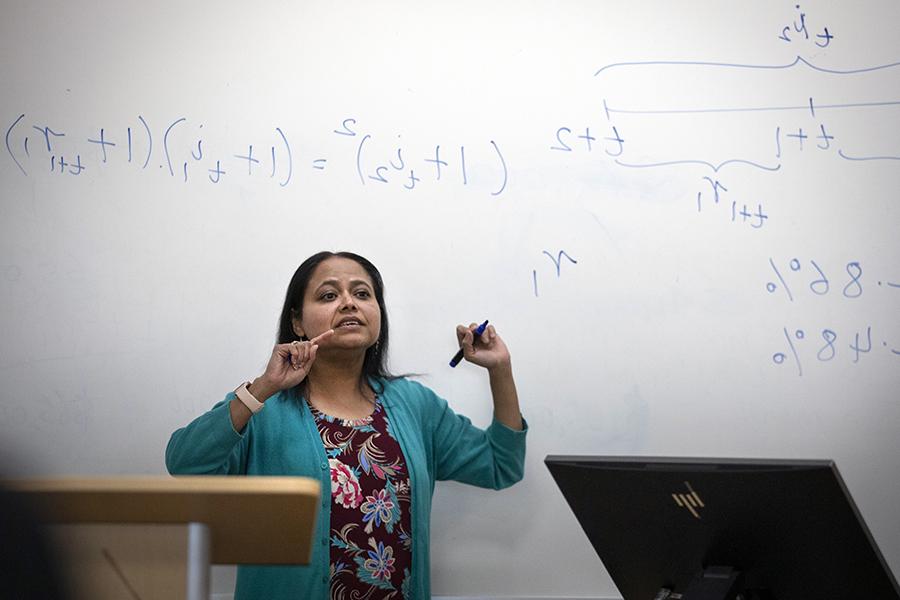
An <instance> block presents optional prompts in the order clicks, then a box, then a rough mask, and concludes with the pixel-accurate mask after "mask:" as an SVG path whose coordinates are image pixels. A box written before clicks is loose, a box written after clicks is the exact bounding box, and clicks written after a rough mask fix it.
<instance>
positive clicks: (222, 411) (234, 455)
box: [166, 393, 250, 475]
mask: <svg viewBox="0 0 900 600" xmlns="http://www.w3.org/2000/svg"><path fill="white" fill-rule="evenodd" d="M232 398H234V393H229V394H228V396H226V397H225V399H224V400H223V401H221V402H219V403H218V404H216V405H215V406H213V407H212V409H210V410H209V412H207V413H206V414H203V415H200V416H199V417H197V418H196V419H194V420H193V421H192V422H191V423H190V424H188V426H187V427H182V428H181V429H179V430H177V431H175V432H174V433H173V434H172V437H171V438H169V444H168V446H166V468H167V469H168V471H169V473H170V474H171V475H241V474H245V473H246V471H247V442H248V439H249V435H250V433H249V432H250V424H248V425H247V428H246V429H245V430H244V431H245V433H244V435H241V434H240V433H238V432H237V431H235V430H234V426H233V425H232V423H231V413H230V410H229V404H230V402H231V400H232Z"/></svg>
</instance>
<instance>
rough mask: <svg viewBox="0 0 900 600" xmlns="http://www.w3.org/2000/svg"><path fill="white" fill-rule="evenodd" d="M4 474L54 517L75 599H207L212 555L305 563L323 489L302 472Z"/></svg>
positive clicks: (46, 517)
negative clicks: (35, 476)
mask: <svg viewBox="0 0 900 600" xmlns="http://www.w3.org/2000/svg"><path fill="white" fill-rule="evenodd" d="M7 483H8V484H9V487H10V489H11V491H12V492H14V493H17V494H21V495H23V497H24V499H25V500H26V501H27V502H28V503H29V505H31V506H33V507H34V509H35V510H36V512H37V514H38V515H39V517H40V518H41V519H42V520H43V521H45V522H46V523H48V524H51V525H52V526H51V537H52V539H53V541H55V542H56V543H57V545H58V550H59V554H60V556H61V557H63V559H64V561H63V562H64V564H63V569H62V571H63V574H64V575H66V576H67V578H68V580H69V581H70V582H71V584H72V585H73V586H74V590H73V591H74V597H75V598H77V599H79V600H80V599H81V598H90V599H91V600H112V599H122V600H136V599H140V600H153V599H156V598H159V599H162V600H178V599H181V598H184V599H186V600H208V599H209V573H210V565H211V564H266V565H302V564H307V563H308V562H309V558H310V554H311V550H312V536H313V533H314V530H315V523H316V521H315V519H316V505H317V504H318V502H319V493H320V485H319V482H318V481H316V480H313V479H307V478H301V477H256V476H254V477H232V476H189V477H109V478H61V479H41V480H19V481H11V482H7Z"/></svg>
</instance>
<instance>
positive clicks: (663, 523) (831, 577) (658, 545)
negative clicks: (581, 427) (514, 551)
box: [544, 456, 900, 600]
mask: <svg viewBox="0 0 900 600" xmlns="http://www.w3.org/2000/svg"><path fill="white" fill-rule="evenodd" d="M544 462H545V463H546V465H547V467H548V468H549V469H550V473H551V474H552V476H553V478H554V479H555V480H556V483H557V485H558V486H559V488H560V490H561V491H562V493H563V496H565V498H566V500H567V501H568V503H569V506H570V507H571V509H572V511H573V512H574V513H575V517H576V518H577V519H578V522H579V523H580V524H581V527H582V529H584V532H585V533H586V534H587V537H588V539H589V540H590V542H591V544H592V545H593V546H594V549H595V550H596V552H597V554H598V555H599V556H600V559H601V560H602V561H603V564H604V566H605V567H606V570H607V571H608V572H609V575H610V577H612V580H613V582H614V583H615V584H616V586H617V587H618V588H619V591H620V593H621V594H622V596H623V597H624V600H654V599H656V598H658V599H663V598H671V599H676V598H679V597H681V598H683V599H684V600H695V599H698V598H699V599H702V600H707V599H714V600H732V599H735V598H745V599H752V598H762V599H774V600H831V599H834V600H876V599H878V600H900V588H898V586H897V582H896V580H895V579H894V577H893V575H892V574H891V571H890V569H889V568H888V566H887V564H886V563H885V561H884V558H883V557H882V556H881V553H880V552H879V550H878V547H877V545H876V544H875V541H874V540H873V538H872V535H871V534H870V532H869V530H868V528H867V527H866V525H865V523H864V522H863V519H862V516H861V515H860V513H859V511H858V510H857V509H856V506H855V505H854V503H853V499H852V498H851V497H850V493H849V492H848V491H847V488H846V486H845V485H844V482H843V481H842V480H841V476H840V474H839V473H838V470H837V467H836V466H835V464H834V463H833V462H832V461H829V460H746V459H693V458H650V457H613V456H548V457H547V458H546V459H545V461H544ZM738 594H741V595H740V596H739V595H738Z"/></svg>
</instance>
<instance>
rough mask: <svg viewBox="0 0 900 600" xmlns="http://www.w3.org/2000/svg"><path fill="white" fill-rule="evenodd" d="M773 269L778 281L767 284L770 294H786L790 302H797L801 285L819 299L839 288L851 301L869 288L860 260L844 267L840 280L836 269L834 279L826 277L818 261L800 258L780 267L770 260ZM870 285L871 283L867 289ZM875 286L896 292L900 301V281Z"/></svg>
mask: <svg viewBox="0 0 900 600" xmlns="http://www.w3.org/2000/svg"><path fill="white" fill-rule="evenodd" d="M769 266H770V268H771V271H772V274H773V275H774V276H775V278H774V279H773V280H770V281H767V282H766V291H767V292H769V293H770V294H775V293H783V294H784V297H785V298H786V299H787V300H788V301H790V302H793V301H794V296H795V294H796V293H797V292H795V291H794V288H795V287H796V285H798V284H799V285H802V286H804V287H805V288H806V289H808V290H809V291H810V292H812V293H813V294H815V295H816V296H825V295H828V294H829V292H832V289H833V288H834V287H835V286H836V287H837V289H838V290H840V294H841V295H842V296H843V297H844V298H848V299H854V298H859V297H860V296H862V295H863V291H864V289H865V288H864V286H863V268H862V265H861V264H860V263H859V261H850V262H848V263H846V264H845V265H843V267H842V269H841V270H842V271H843V272H842V273H840V274H839V275H840V276H841V278H840V279H837V278H836V277H835V276H834V275H833V271H834V269H832V270H831V271H830V272H831V273H832V275H831V276H829V275H828V274H826V271H827V269H823V268H822V267H821V266H819V263H818V262H816V261H815V260H809V261H801V260H800V259H799V258H792V259H790V260H789V261H786V262H785V263H782V266H779V265H778V264H777V263H776V262H775V260H774V259H772V258H769ZM868 285H870V284H867V285H866V287H868ZM875 285H877V287H879V288H881V289H885V290H896V291H897V292H898V298H900V282H895V281H887V280H886V279H878V280H877V281H876V283H875Z"/></svg>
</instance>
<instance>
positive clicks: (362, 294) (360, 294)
mask: <svg viewBox="0 0 900 600" xmlns="http://www.w3.org/2000/svg"><path fill="white" fill-rule="evenodd" d="M356 296H357V297H359V298H368V297H369V292H368V290H359V291H358V292H356Z"/></svg>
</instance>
